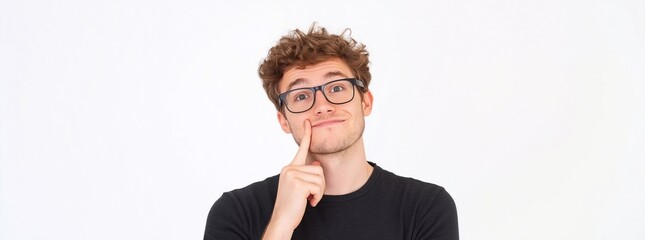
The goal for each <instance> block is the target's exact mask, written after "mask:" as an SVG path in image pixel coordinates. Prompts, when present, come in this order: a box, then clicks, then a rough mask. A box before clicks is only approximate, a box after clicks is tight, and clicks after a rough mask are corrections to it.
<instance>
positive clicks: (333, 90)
mask: <svg viewBox="0 0 645 240" xmlns="http://www.w3.org/2000/svg"><path fill="white" fill-rule="evenodd" d="M344 89H345V88H344V87H343V86H333V87H332V88H331V89H330V92H340V91H343V90H344Z"/></svg>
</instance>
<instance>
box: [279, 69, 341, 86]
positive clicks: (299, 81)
mask: <svg viewBox="0 0 645 240" xmlns="http://www.w3.org/2000/svg"><path fill="white" fill-rule="evenodd" d="M334 77H343V78H348V76H347V75H345V74H344V73H342V72H341V71H333V72H328V73H325V78H327V79H329V78H334ZM305 82H307V79H304V78H298V79H296V80H295V81H293V82H291V83H289V85H287V91H288V90H291V88H292V87H293V86H295V85H298V84H303V83H305Z"/></svg>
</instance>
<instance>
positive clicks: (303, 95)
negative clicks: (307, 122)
mask: <svg viewBox="0 0 645 240" xmlns="http://www.w3.org/2000/svg"><path fill="white" fill-rule="evenodd" d="M307 98H309V96H308V95H307V94H304V93H301V94H297V95H296V96H295V97H294V99H295V100H296V101H302V100H306V99H307Z"/></svg>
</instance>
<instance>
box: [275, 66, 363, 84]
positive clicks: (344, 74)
mask: <svg viewBox="0 0 645 240" xmlns="http://www.w3.org/2000/svg"><path fill="white" fill-rule="evenodd" d="M349 77H352V72H351V70H350V69H349V67H348V66H347V64H345V63H344V62H343V61H342V60H340V59H332V60H327V61H324V62H321V63H318V64H314V65H309V66H305V67H293V68H291V69H289V70H287V71H285V73H284V75H283V76H282V79H281V81H280V90H282V91H284V90H286V89H290V88H291V87H293V86H298V85H312V84H319V82H320V81H325V80H329V79H332V78H349Z"/></svg>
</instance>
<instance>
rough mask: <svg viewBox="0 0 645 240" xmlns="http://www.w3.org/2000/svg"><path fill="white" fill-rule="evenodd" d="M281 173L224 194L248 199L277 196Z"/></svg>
mask: <svg viewBox="0 0 645 240" xmlns="http://www.w3.org/2000/svg"><path fill="white" fill-rule="evenodd" d="M279 177H280V175H274V176H271V177H268V178H266V179H264V180H262V181H257V182H254V183H251V184H249V185H247V186H245V187H242V188H238V189H234V190H231V191H228V192H225V193H224V195H232V196H234V197H235V198H240V199H248V198H250V197H260V196H262V197H265V196H267V195H268V196H275V195H276V193H277V191H278V181H279Z"/></svg>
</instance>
